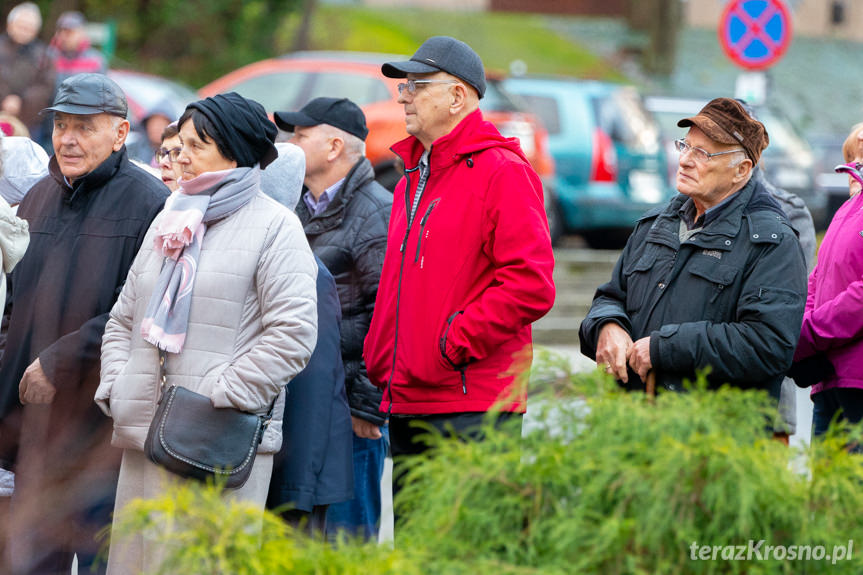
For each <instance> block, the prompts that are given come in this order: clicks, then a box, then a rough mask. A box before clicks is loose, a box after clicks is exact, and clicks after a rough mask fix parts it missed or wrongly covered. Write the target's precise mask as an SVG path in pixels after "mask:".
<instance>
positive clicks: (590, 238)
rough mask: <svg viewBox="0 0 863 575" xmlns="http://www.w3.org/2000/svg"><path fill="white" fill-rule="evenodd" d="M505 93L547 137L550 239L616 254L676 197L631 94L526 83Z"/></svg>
mask: <svg viewBox="0 0 863 575" xmlns="http://www.w3.org/2000/svg"><path fill="white" fill-rule="evenodd" d="M503 86H504V88H505V90H506V91H507V92H509V93H510V94H514V95H515V96H517V97H520V98H521V99H522V100H523V101H524V103H525V104H526V105H527V106H528V108H529V109H530V110H531V111H532V112H534V113H535V114H537V115H538V116H539V117H540V119H541V120H542V121H543V123H544V125H545V128H546V129H547V130H548V143H549V150H550V152H551V155H552V156H553V157H554V161H555V167H556V175H555V177H554V179H553V180H552V182H553V183H552V186H551V187H552V189H551V190H549V189H546V195H547V196H548V198H549V199H548V200H547V203H549V201H550V205H548V206H547V210H548V212H549V224H550V226H551V228H552V237H556V236H557V235H560V234H562V233H572V234H579V235H581V236H583V237H584V238H585V240H586V241H587V243H588V245H590V246H591V247H594V248H619V247H622V246H623V245H624V244H625V243H626V239H627V238H628V237H629V234H630V232H631V231H632V228H633V226H634V225H635V222H636V221H637V220H638V218H639V217H640V216H641V215H642V214H643V213H644V212H645V211H647V210H648V209H650V208H653V207H655V206H657V205H662V204H664V203H666V202H667V201H668V200H669V199H670V198H671V197H672V196H673V195H674V194H675V193H676V192H675V190H674V189H673V188H672V187H671V186H670V185H669V182H668V178H667V175H666V165H667V164H666V157H665V153H666V152H665V149H664V147H663V145H662V137H661V132H660V129H659V126H658V125H657V124H656V122H655V120H654V119H653V116H652V115H651V114H650V113H649V112H648V111H647V110H646V109H645V108H644V105H643V101H642V98H641V96H640V95H639V93H638V92H637V91H636V90H635V88H633V87H631V86H625V85H621V84H612V83H606V82H596V81H582V80H576V79H568V78H552V77H530V76H520V77H512V78H507V79H506V80H505V81H504V84H503Z"/></svg>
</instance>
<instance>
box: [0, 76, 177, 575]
mask: <svg viewBox="0 0 863 575" xmlns="http://www.w3.org/2000/svg"><path fill="white" fill-rule="evenodd" d="M47 112H53V114H54V126H53V144H54V151H55V155H54V156H53V157H52V158H51V160H50V163H49V175H48V176H46V177H45V178H43V179H42V180H40V181H39V182H37V183H36V184H35V185H34V186H33V188H32V189H31V190H30V191H29V193H28V194H27V195H26V196H25V197H24V199H23V200H22V202H21V204H20V206H19V208H18V216H19V217H21V218H24V219H25V220H27V221H28V223H29V225H30V237H31V241H30V247H29V249H28V250H27V253H26V254H25V256H24V258H23V259H22V260H21V262H20V264H19V265H18V267H17V268H16V269H15V271H14V272H13V273H12V275H11V280H10V297H9V298H8V301H7V314H10V312H11V315H10V317H9V329H8V333H7V339H6V346H5V351H4V353H3V357H2V363H0V466H2V467H5V468H7V469H13V470H14V471H15V474H16V485H15V492H14V493H13V496H12V512H11V514H9V516H8V517H3V518H0V522H2V523H5V525H0V526H4V527H6V529H7V530H8V531H9V535H10V537H9V545H8V547H7V549H8V556H9V557H8V559H9V565H8V566H7V567H6V568H5V570H4V569H2V568H0V571H2V572H3V573H14V574H18V573H40V574H41V573H61V572H64V573H69V570H70V568H71V564H72V558H73V555H74V554H75V553H76V552H77V554H78V562H79V563H78V564H79V569H81V572H85V571H88V570H89V568H90V563H91V562H92V561H93V559H94V556H95V553H96V551H97V550H98V543H97V542H96V541H95V540H94V535H95V534H96V533H97V532H98V530H99V529H101V528H103V527H104V526H105V525H108V524H109V523H110V512H111V510H112V508H113V501H114V493H113V490H114V489H115V487H116V480H117V471H118V469H119V461H118V452H117V451H115V450H113V449H111V447H110V445H109V443H110V437H111V435H110V434H111V423H110V420H108V419H106V418H105V417H104V416H102V414H101V413H100V411H99V409H98V408H97V407H96V406H95V404H94V403H93V396H94V394H95V390H96V388H97V386H98V384H99V356H100V348H101V338H102V332H103V331H104V329H105V323H106V322H107V320H108V312H109V311H110V310H111V307H112V306H113V304H114V301H115V300H116V298H117V295H118V294H119V292H120V289H121V288H122V286H123V283H124V281H125V279H126V274H127V273H128V270H129V267H130V265H131V263H132V260H133V258H134V257H135V254H136V253H137V252H138V248H139V247H140V246H141V244H142V242H143V240H144V234H145V233H146V231H147V228H148V227H149V225H150V222H151V221H152V219H153V218H154V217H155V215H156V214H157V213H158V212H159V211H160V210H161V208H162V205H163V204H164V201H165V198H166V197H167V193H168V190H167V188H166V187H165V186H164V184H162V183H161V182H160V181H159V180H157V179H156V178H154V177H153V176H151V175H149V174H148V173H146V172H144V171H143V170H141V169H140V168H137V167H135V166H134V165H132V164H131V163H130V162H129V160H128V158H127V157H126V148H125V145H124V142H125V139H126V135H127V134H128V132H129V122H128V121H127V120H126V114H127V103H126V97H125V96H124V94H123V92H122V90H121V89H120V87H119V86H117V84H115V83H114V82H113V81H112V80H110V79H109V78H108V77H107V76H104V75H102V74H79V75H76V76H72V77H71V78H68V79H67V80H66V81H65V82H63V84H61V85H60V88H59V90H58V92H57V96H56V98H55V100H54V104H53V105H52V106H51V107H50V108H46V109H45V110H43V113H47Z"/></svg>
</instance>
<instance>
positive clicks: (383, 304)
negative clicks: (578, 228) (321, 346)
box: [364, 36, 554, 492]
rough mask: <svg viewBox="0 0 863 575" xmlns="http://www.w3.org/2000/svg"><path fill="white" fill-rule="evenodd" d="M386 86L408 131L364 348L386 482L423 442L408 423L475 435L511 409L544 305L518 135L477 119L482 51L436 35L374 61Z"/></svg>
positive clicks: (532, 188)
mask: <svg viewBox="0 0 863 575" xmlns="http://www.w3.org/2000/svg"><path fill="white" fill-rule="evenodd" d="M382 71H383V74H384V75H385V76H388V77H393V78H405V82H404V83H402V84H399V103H401V104H402V105H403V106H404V111H405V125H406V127H407V132H408V134H410V136H409V137H408V138H407V139H405V140H402V141H401V142H398V143H397V144H395V145H394V146H393V148H392V149H393V151H394V152H395V153H396V154H398V155H399V156H400V157H401V158H402V160H403V161H404V165H405V177H404V178H402V180H401V181H400V182H399V184H398V186H397V187H396V190H395V195H394V199H393V210H392V214H391V215H390V224H389V235H388V242H387V253H386V256H385V259H384V265H383V271H382V273H381V281H380V286H379V288H378V295H377V299H376V301H375V313H374V316H373V317H372V323H371V327H370V329H369V335H368V337H367V338H366V341H365V350H364V357H365V361H366V367H367V370H368V375H369V379H370V380H371V381H372V383H374V384H375V385H377V386H378V387H380V388H382V389H384V394H383V402H382V404H381V411H384V412H386V413H388V414H390V416H391V417H390V442H391V447H392V454H393V457H394V462H395V465H396V468H395V470H394V474H393V475H394V478H395V479H396V481H395V483H394V492H397V491H398V489H399V488H400V481H399V477H400V470H401V469H402V467H401V466H402V465H403V464H404V461H405V458H404V457H399V456H413V455H416V454H419V453H421V452H422V451H424V450H425V449H426V446H425V445H424V444H423V443H418V442H416V441H415V438H416V436H418V435H420V434H422V433H424V431H423V427H422V426H416V425H414V422H415V421H417V420H419V421H422V422H423V423H425V424H426V425H430V426H433V427H435V428H437V429H440V430H442V431H446V430H455V431H456V432H458V433H460V434H462V433H465V434H467V435H468V436H473V437H477V435H476V432H477V431H478V426H479V424H480V423H481V422H482V420H483V418H484V415H485V413H486V412H487V411H489V410H490V409H491V408H492V407H493V406H495V407H496V408H497V409H500V410H501V411H502V412H503V414H502V415H501V418H502V419H517V418H519V417H520V416H521V414H523V413H524V411H525V407H526V402H527V392H526V389H524V388H522V387H519V384H520V382H522V381H523V377H524V376H525V374H526V372H527V370H528V369H529V367H530V362H531V358H532V357H531V356H532V338H531V323H533V322H534V321H536V320H538V319H539V318H540V317H542V316H543V315H545V313H546V312H548V310H549V309H550V308H551V306H552V304H553V303H554V283H553V280H552V271H553V268H554V255H553V253H552V249H551V240H550V237H549V231H548V222H547V221H546V217H545V210H544V207H543V206H544V203H543V192H542V184H541V183H540V180H539V177H538V176H537V174H536V172H534V170H533V169H532V168H531V166H530V164H529V163H528V161H527V159H526V158H525V155H524V153H523V152H522V150H521V147H520V146H519V144H518V141H517V140H515V139H506V138H504V137H503V136H501V135H500V132H498V130H497V129H496V128H495V127H494V126H493V125H492V124H491V123H489V122H486V121H485V120H483V117H482V112H481V111H480V110H479V100H480V99H481V98H482V97H483V95H484V94H485V88H486V82H485V71H484V68H483V64H482V60H480V57H479V56H478V55H477V54H476V52H474V51H473V50H472V49H471V48H470V46H468V45H467V44H465V43H464V42H461V41H459V40H456V39H455V38H450V37H447V36H435V37H433V38H429V39H428V40H426V41H425V42H424V43H423V44H422V46H420V47H419V49H418V50H417V51H416V53H415V54H414V55H413V57H412V58H411V59H410V60H408V61H406V62H390V63H387V64H384V65H383V68H382Z"/></svg>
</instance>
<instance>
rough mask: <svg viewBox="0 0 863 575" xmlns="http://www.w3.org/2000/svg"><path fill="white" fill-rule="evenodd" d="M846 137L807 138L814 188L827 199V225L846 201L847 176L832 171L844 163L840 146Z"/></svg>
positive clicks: (843, 135) (840, 135)
mask: <svg viewBox="0 0 863 575" xmlns="http://www.w3.org/2000/svg"><path fill="white" fill-rule="evenodd" d="M846 137H848V136H847V134H823V135H822V134H818V135H813V136H810V137H809V138H808V140H809V144H810V145H811V146H812V153H813V154H814V155H815V187H816V188H817V189H818V190H819V192H820V193H822V194H824V196H825V197H826V198H827V208H826V215H825V220H826V222H827V223H828V224H829V223H830V220H832V219H833V214H835V213H836V210H838V209H839V206H841V205H842V204H843V203H845V200H847V199H848V176H847V175H846V174H837V173H836V172H835V171H834V170H833V168H835V167H836V166H838V165H839V164H844V163H845V157H844V156H843V155H842V144H843V143H844V142H845V138H846Z"/></svg>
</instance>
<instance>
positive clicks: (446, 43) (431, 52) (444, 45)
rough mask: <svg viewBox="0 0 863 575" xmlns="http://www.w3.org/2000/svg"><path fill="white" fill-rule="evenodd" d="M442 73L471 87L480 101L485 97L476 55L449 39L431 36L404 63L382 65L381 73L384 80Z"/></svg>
mask: <svg viewBox="0 0 863 575" xmlns="http://www.w3.org/2000/svg"><path fill="white" fill-rule="evenodd" d="M441 71H443V72H446V73H448V74H452V75H453V76H456V77H457V78H461V79H462V80H464V81H465V82H467V83H468V84H470V85H471V86H473V87H474V88H475V89H476V91H477V93H478V94H479V97H480V98H482V97H483V96H484V95H485V69H484V68H483V66H482V60H481V59H480V57H479V55H478V54H477V53H476V52H474V51H473V48H471V47H470V46H468V45H467V44H465V43H464V42H462V41H461V40H456V39H455V38H451V37H449V36H432V37H431V38H429V39H428V40H426V41H425V42H423V44H422V46H420V47H419V49H417V51H416V53H415V54H414V55H413V56H411V59H410V60H408V61H407V62H387V63H386V64H384V65H383V66H381V72H383V74H384V76H386V77H387V78H405V77H407V75H408V74H433V73H435V72H441Z"/></svg>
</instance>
